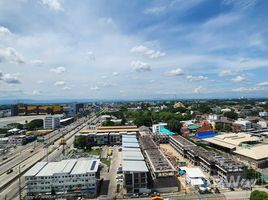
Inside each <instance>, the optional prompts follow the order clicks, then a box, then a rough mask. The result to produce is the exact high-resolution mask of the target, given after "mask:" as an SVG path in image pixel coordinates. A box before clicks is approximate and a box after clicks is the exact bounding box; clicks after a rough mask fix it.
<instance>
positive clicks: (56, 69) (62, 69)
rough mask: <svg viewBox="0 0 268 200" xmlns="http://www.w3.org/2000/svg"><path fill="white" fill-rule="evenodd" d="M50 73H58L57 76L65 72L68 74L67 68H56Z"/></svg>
mask: <svg viewBox="0 0 268 200" xmlns="http://www.w3.org/2000/svg"><path fill="white" fill-rule="evenodd" d="M49 71H50V72H53V73H56V74H62V73H64V72H66V68H65V67H56V68H52V69H50V70H49Z"/></svg>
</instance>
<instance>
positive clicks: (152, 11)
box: [144, 6, 167, 15]
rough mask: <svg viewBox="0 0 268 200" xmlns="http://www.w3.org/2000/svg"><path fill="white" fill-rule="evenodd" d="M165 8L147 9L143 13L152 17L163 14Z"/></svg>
mask: <svg viewBox="0 0 268 200" xmlns="http://www.w3.org/2000/svg"><path fill="white" fill-rule="evenodd" d="M166 9H167V7H166V6H157V7H152V8H147V9H146V10H145V11H144V13H145V14H152V15H159V14H162V13H164V12H166Z"/></svg>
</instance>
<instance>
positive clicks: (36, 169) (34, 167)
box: [24, 162, 47, 176]
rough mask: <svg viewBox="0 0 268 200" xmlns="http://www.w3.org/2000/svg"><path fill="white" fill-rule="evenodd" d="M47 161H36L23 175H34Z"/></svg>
mask: <svg viewBox="0 0 268 200" xmlns="http://www.w3.org/2000/svg"><path fill="white" fill-rule="evenodd" d="M46 164H47V162H38V163H36V164H35V165H34V166H33V167H32V168H31V169H29V170H28V171H27V172H26V173H25V174H24V176H35V175H36V174H37V173H38V172H39V171H40V170H41V169H42V168H43V167H44V166H45V165H46Z"/></svg>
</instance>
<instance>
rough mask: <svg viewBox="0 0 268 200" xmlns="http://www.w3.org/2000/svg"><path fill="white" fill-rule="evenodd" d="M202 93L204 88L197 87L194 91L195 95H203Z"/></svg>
mask: <svg viewBox="0 0 268 200" xmlns="http://www.w3.org/2000/svg"><path fill="white" fill-rule="evenodd" d="M202 91H203V88H202V87H197V88H195V89H194V93H196V94H200V93H202Z"/></svg>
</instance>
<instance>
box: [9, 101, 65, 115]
mask: <svg viewBox="0 0 268 200" xmlns="http://www.w3.org/2000/svg"><path fill="white" fill-rule="evenodd" d="M62 113H63V107H62V106H60V105H25V104H18V105H12V106H11V115H12V116H16V115H19V116H26V115H45V114H62Z"/></svg>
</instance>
